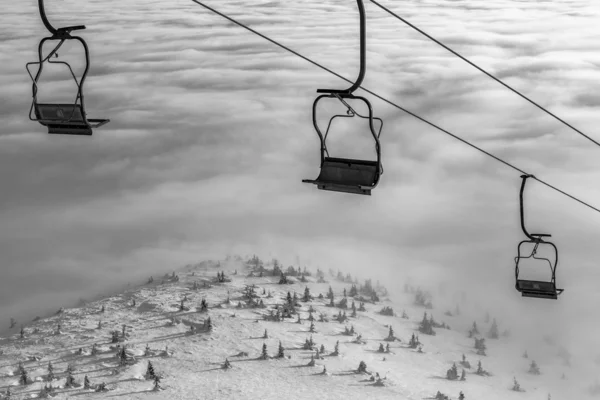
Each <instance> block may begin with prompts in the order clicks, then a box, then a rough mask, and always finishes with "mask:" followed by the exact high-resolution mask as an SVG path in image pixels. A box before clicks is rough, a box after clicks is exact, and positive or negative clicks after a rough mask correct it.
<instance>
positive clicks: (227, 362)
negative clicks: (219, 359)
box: [223, 358, 231, 369]
mask: <svg viewBox="0 0 600 400" xmlns="http://www.w3.org/2000/svg"><path fill="white" fill-rule="evenodd" d="M230 368H231V363H230V362H229V360H228V359H227V358H226V359H225V363H224V364H223V369H230Z"/></svg>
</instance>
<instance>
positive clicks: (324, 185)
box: [302, 157, 379, 195]
mask: <svg viewBox="0 0 600 400" xmlns="http://www.w3.org/2000/svg"><path fill="white" fill-rule="evenodd" d="M378 179H379V165H378V163H377V161H368V160H354V159H349V158H333V157H326V158H325V159H324V161H323V165H322V166H321V172H320V174H319V177H318V178H317V179H314V180H311V179H304V180H303V181H302V182H305V183H313V184H315V185H317V187H318V188H319V189H321V190H331V191H336V192H344V193H354V194H364V195H370V194H371V189H372V188H373V187H375V186H376V185H377V181H378Z"/></svg>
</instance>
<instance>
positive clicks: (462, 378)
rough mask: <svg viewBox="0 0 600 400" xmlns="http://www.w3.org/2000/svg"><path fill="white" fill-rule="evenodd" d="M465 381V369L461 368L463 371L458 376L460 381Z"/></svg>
mask: <svg viewBox="0 0 600 400" xmlns="http://www.w3.org/2000/svg"><path fill="white" fill-rule="evenodd" d="M466 379H467V378H466V372H465V369H464V368H463V369H462V372H461V374H460V380H461V381H464V380H466Z"/></svg>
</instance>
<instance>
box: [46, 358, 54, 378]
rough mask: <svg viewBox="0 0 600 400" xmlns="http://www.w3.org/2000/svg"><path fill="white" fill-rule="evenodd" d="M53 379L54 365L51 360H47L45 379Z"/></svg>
mask: <svg viewBox="0 0 600 400" xmlns="http://www.w3.org/2000/svg"><path fill="white" fill-rule="evenodd" d="M53 380H54V366H53V365H52V362H51V361H48V373H47V374H46V381H47V382H52V381H53Z"/></svg>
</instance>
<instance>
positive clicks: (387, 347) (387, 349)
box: [385, 343, 390, 353]
mask: <svg viewBox="0 0 600 400" xmlns="http://www.w3.org/2000/svg"><path fill="white" fill-rule="evenodd" d="M385 352H386V353H389V352H390V344H389V343H386V344H385Z"/></svg>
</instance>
